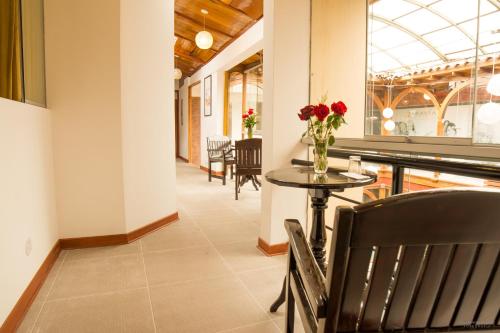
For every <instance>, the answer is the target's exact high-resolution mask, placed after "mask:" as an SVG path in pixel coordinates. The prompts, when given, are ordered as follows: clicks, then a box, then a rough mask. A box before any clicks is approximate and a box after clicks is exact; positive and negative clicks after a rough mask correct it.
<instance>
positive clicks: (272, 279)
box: [238, 266, 286, 317]
mask: <svg viewBox="0 0 500 333" xmlns="http://www.w3.org/2000/svg"><path fill="white" fill-rule="evenodd" d="M285 273H286V266H280V267H272V268H268V269H262V270H257V271H248V272H243V273H239V274H238V277H239V278H240V279H241V280H242V281H243V283H244V284H245V285H246V286H247V288H248V290H249V291H250V293H251V294H252V295H253V296H254V297H255V299H256V300H257V302H259V304H260V305H261V306H262V307H263V308H264V309H266V310H267V309H269V307H270V306H271V304H272V303H273V302H274V301H275V300H276V298H277V297H278V295H279V294H280V291H281V288H282V286H283V279H284V278H285ZM284 314H285V306H284V305H282V306H281V307H280V308H279V309H278V311H276V312H275V313H271V316H272V317H282V316H284Z"/></svg>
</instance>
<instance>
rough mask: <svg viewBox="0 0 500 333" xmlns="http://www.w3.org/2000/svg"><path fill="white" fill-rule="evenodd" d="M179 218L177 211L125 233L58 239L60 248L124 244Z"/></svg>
mask: <svg viewBox="0 0 500 333" xmlns="http://www.w3.org/2000/svg"><path fill="white" fill-rule="evenodd" d="M178 219H179V214H178V213H177V212H175V213H173V214H171V215H168V216H165V217H164V218H162V219H160V220H158V221H155V222H152V223H150V224H148V225H145V226H144V227H141V228H139V229H137V230H134V231H131V232H129V233H127V234H116V235H104V236H91V237H77V238H63V239H61V240H60V244H61V248H62V249H65V250H67V249H83V248H89V247H101V246H113V245H124V244H128V243H131V242H133V241H135V240H137V239H139V238H141V237H143V236H145V235H147V234H149V233H150V232H153V231H155V230H157V229H160V228H162V227H164V226H166V225H167V224H169V223H171V222H174V221H176V220H178Z"/></svg>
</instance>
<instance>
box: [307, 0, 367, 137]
mask: <svg viewBox="0 0 500 333" xmlns="http://www.w3.org/2000/svg"><path fill="white" fill-rule="evenodd" d="M311 19H312V24H311V29H312V34H311V36H312V39H311V103H313V104H316V103H318V100H319V99H320V98H321V96H322V95H324V94H328V101H329V103H331V102H332V101H334V100H335V101H337V100H342V101H344V103H345V104H346V105H347V107H348V112H347V114H346V121H347V123H348V125H347V126H343V127H341V128H340V129H339V131H338V132H337V133H336V136H337V137H348V138H362V137H363V135H364V115H365V81H366V80H365V68H366V66H365V59H366V1H344V0H314V1H312V15H311ZM332 22H334V23H332Z"/></svg>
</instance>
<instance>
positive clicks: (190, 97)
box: [188, 80, 201, 163]
mask: <svg viewBox="0 0 500 333" xmlns="http://www.w3.org/2000/svg"><path fill="white" fill-rule="evenodd" d="M198 84H199V85H200V111H201V80H198V81H196V82H194V83H193V84H190V85H189V87H188V161H189V163H191V162H192V161H193V158H192V153H193V152H192V151H191V143H192V142H191V141H192V139H191V134H192V131H193V129H192V124H191V121H192V119H191V118H192V117H191V114H192V112H193V110H192V107H191V106H192V103H191V99H192V97H193V96H192V92H191V90H192V89H193V87H194V86H196V85H198ZM200 118H201V114H200ZM200 122H201V119H200ZM200 125H201V124H200ZM200 130H201V128H200ZM200 147H201V142H200ZM200 153H201V152H200Z"/></svg>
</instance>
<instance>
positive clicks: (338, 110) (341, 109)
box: [332, 101, 347, 116]
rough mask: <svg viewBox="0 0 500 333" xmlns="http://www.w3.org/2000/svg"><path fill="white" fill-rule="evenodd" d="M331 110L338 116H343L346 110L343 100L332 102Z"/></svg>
mask: <svg viewBox="0 0 500 333" xmlns="http://www.w3.org/2000/svg"><path fill="white" fill-rule="evenodd" d="M332 111H333V112H334V113H335V114H338V115H339V116H343V115H344V114H345V113H346V112H347V106H345V104H344V102H342V101H338V102H337V103H333V104H332Z"/></svg>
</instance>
